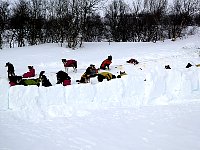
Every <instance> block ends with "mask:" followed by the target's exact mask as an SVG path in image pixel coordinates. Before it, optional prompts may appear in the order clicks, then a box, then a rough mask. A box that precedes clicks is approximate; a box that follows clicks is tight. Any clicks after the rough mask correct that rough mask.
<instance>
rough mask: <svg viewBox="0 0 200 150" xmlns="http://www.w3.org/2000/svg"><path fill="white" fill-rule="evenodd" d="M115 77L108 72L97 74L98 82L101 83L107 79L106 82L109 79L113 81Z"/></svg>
mask: <svg viewBox="0 0 200 150" xmlns="http://www.w3.org/2000/svg"><path fill="white" fill-rule="evenodd" d="M115 78H116V76H115V75H113V74H112V73H109V72H101V73H99V74H98V81H99V82H102V81H103V79H107V80H108V81H109V80H111V79H115Z"/></svg>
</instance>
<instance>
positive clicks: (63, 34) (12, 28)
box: [0, 0, 200, 48]
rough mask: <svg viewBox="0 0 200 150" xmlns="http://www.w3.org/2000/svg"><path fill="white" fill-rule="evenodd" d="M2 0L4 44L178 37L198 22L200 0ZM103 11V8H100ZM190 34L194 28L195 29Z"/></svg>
mask: <svg viewBox="0 0 200 150" xmlns="http://www.w3.org/2000/svg"><path fill="white" fill-rule="evenodd" d="M104 2H105V1H102V0H19V1H16V2H13V3H9V2H5V1H2V0H0V48H2V47H10V48H12V47H15V46H17V47H23V46H27V45H38V44H43V43H60V44H61V46H62V45H63V44H65V45H67V47H69V48H75V47H78V46H81V45H82V43H83V42H100V41H109V42H156V41H163V40H165V39H172V40H176V39H177V38H179V37H183V36H185V34H186V31H185V30H186V28H187V27H188V26H196V27H198V26H199V25H200V0H173V2H172V3H170V4H169V3H168V0H132V2H131V4H130V3H129V4H127V3H126V2H125V1H123V0H113V1H111V2H109V3H108V4H107V5H106V6H105V5H104V6H103V3H104ZM99 10H101V11H102V12H103V15H102V13H100V12H99ZM191 34H192V30H191Z"/></svg>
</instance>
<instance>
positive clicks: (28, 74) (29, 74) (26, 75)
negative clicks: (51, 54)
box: [22, 66, 35, 78]
mask: <svg viewBox="0 0 200 150" xmlns="http://www.w3.org/2000/svg"><path fill="white" fill-rule="evenodd" d="M28 69H29V71H28V72H26V73H24V74H23V75H22V77H23V78H31V77H35V69H34V68H33V66H28Z"/></svg>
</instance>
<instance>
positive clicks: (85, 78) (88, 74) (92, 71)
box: [76, 64, 98, 83]
mask: <svg viewBox="0 0 200 150" xmlns="http://www.w3.org/2000/svg"><path fill="white" fill-rule="evenodd" d="M97 74H98V69H96V68H95V65H93V64H91V65H90V66H89V67H88V68H87V69H86V71H85V73H84V74H83V75H82V76H81V79H80V80H76V82H79V83H89V82H90V78H93V77H96V76H97Z"/></svg>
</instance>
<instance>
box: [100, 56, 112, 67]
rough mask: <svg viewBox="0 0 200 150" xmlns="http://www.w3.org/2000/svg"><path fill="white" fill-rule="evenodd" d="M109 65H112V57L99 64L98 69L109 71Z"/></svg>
mask: <svg viewBox="0 0 200 150" xmlns="http://www.w3.org/2000/svg"><path fill="white" fill-rule="evenodd" d="M111 63H112V56H111V55H110V56H108V58H107V59H105V60H104V61H103V62H102V63H101V66H100V69H103V70H105V69H108V70H109V69H110V68H109V66H110V64H111Z"/></svg>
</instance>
